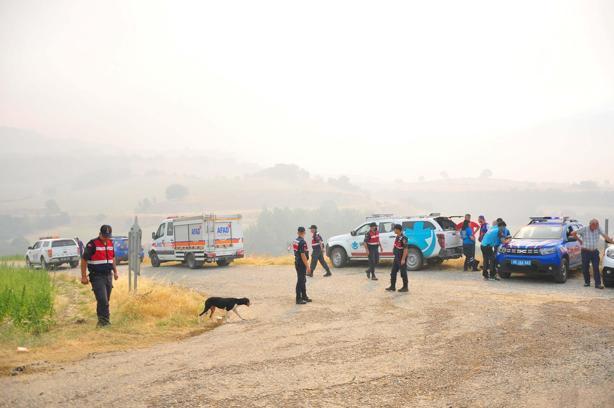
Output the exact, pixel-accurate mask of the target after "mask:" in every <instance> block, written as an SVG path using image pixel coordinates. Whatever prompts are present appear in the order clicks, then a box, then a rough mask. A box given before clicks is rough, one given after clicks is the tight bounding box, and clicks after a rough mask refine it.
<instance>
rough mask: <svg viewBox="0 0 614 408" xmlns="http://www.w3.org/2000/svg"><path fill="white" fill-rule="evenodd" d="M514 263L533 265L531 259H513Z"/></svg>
mask: <svg viewBox="0 0 614 408" xmlns="http://www.w3.org/2000/svg"><path fill="white" fill-rule="evenodd" d="M512 265H518V266H531V261H529V260H528V259H512Z"/></svg>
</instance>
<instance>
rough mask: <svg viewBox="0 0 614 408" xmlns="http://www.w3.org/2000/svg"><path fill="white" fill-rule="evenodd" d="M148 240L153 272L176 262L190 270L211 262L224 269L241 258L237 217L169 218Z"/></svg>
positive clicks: (236, 215)
mask: <svg viewBox="0 0 614 408" xmlns="http://www.w3.org/2000/svg"><path fill="white" fill-rule="evenodd" d="M151 238H152V239H153V242H152V244H151V248H150V250H149V259H150V260H151V265H152V266H153V267H156V268H157V267H159V266H160V264H162V263H163V262H171V261H180V262H182V263H184V264H186V265H187V266H188V267H189V268H192V269H196V268H200V267H202V266H203V264H204V263H213V262H215V263H217V264H218V265H219V266H226V265H228V264H230V263H231V262H232V261H233V260H235V259H237V258H243V257H244V256H245V251H244V249H243V230H242V229H241V215H239V214H234V215H216V214H207V215H198V216H193V217H169V218H167V219H165V220H164V221H162V223H161V224H160V226H159V227H158V230H157V231H156V232H152V234H151Z"/></svg>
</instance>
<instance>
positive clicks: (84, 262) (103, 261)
mask: <svg viewBox="0 0 614 408" xmlns="http://www.w3.org/2000/svg"><path fill="white" fill-rule="evenodd" d="M112 235H113V229H112V228H111V226H110V225H103V226H102V227H100V234H99V235H98V238H94V239H92V240H91V241H90V242H88V243H87V245H86V246H85V249H84V250H83V255H82V257H81V283H82V284H84V285H87V284H88V283H91V285H92V291H93V292H94V296H95V297H96V314H97V315H98V324H97V326H98V327H104V326H108V325H109V324H111V320H110V317H111V314H110V312H109V300H110V299H111V290H112V289H113V278H115V280H117V278H118V277H119V275H118V274H117V268H116V267H115V253H114V251H113V241H112V240H111V237H112ZM86 268H87V271H88V272H89V279H88V275H87V274H86Z"/></svg>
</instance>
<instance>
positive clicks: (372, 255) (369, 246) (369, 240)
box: [363, 222, 383, 280]
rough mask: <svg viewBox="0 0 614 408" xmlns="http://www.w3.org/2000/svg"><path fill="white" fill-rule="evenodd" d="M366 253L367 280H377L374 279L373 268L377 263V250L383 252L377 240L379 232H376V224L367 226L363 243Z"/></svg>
mask: <svg viewBox="0 0 614 408" xmlns="http://www.w3.org/2000/svg"><path fill="white" fill-rule="evenodd" d="M363 245H364V246H365V249H366V250H367V253H368V254H369V269H367V270H366V272H367V279H369V278H371V279H373V280H377V277H375V267H376V266H377V264H378V262H379V251H378V249H379V250H381V251H383V249H382V243H381V242H380V240H379V231H378V230H377V224H376V223H374V222H372V223H371V224H369V231H368V232H367V233H366V234H365V240H364V242H363Z"/></svg>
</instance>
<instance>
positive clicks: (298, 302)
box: [296, 299, 307, 305]
mask: <svg viewBox="0 0 614 408" xmlns="http://www.w3.org/2000/svg"><path fill="white" fill-rule="evenodd" d="M296 304H297V305H305V304H307V302H305V301H304V300H303V299H299V300H297V301H296Z"/></svg>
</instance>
